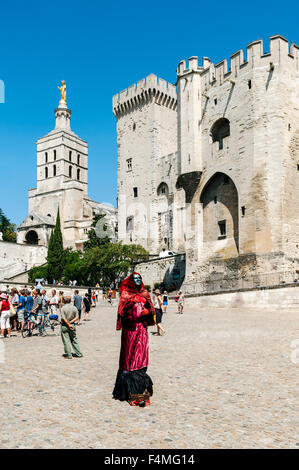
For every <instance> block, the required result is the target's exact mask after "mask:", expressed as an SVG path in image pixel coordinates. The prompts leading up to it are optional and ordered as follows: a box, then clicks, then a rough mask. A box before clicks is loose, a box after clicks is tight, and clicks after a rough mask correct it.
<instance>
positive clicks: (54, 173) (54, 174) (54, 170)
mask: <svg viewBox="0 0 299 470" xmlns="http://www.w3.org/2000/svg"><path fill="white" fill-rule="evenodd" d="M53 176H56V165H54V166H53Z"/></svg>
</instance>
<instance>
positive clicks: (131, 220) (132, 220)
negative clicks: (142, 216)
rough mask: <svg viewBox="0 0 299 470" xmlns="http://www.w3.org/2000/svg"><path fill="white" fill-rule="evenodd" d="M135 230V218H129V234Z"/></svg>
mask: <svg viewBox="0 0 299 470" xmlns="http://www.w3.org/2000/svg"><path fill="white" fill-rule="evenodd" d="M132 230H134V217H132V216H130V217H127V232H132Z"/></svg>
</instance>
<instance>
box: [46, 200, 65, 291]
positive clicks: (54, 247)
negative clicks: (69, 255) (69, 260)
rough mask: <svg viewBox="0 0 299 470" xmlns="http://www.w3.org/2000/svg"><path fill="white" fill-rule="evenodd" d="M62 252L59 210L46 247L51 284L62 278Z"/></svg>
mask: <svg viewBox="0 0 299 470" xmlns="http://www.w3.org/2000/svg"><path fill="white" fill-rule="evenodd" d="M64 255H65V253H64V250H63V241H62V233H61V226H60V213H59V208H58V211H57V217H56V225H55V228H54V230H52V232H51V235H50V240H49V245H48V256H47V262H48V276H47V277H48V281H49V282H53V280H54V279H55V280H59V279H61V278H62V276H63V271H64V257H65V256H64Z"/></svg>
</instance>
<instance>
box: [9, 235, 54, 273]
mask: <svg viewBox="0 0 299 470" xmlns="http://www.w3.org/2000/svg"><path fill="white" fill-rule="evenodd" d="M46 256H47V248H46V247H44V246H35V245H34V246H33V245H20V244H18V243H9V242H4V241H0V280H4V279H7V278H10V277H12V276H15V275H19V274H21V273H24V272H25V271H28V270H29V269H31V268H32V267H33V266H40V265H41V264H44V263H45V262H46Z"/></svg>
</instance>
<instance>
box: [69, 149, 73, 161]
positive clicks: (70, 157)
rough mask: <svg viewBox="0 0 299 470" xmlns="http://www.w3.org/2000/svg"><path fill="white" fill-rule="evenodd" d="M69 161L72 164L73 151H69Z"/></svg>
mask: <svg viewBox="0 0 299 470" xmlns="http://www.w3.org/2000/svg"><path fill="white" fill-rule="evenodd" d="M69 161H70V162H71V161H72V151H71V150H70V151H69Z"/></svg>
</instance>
